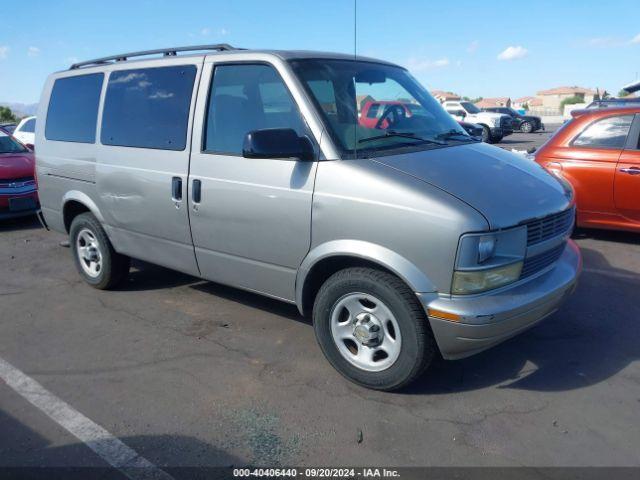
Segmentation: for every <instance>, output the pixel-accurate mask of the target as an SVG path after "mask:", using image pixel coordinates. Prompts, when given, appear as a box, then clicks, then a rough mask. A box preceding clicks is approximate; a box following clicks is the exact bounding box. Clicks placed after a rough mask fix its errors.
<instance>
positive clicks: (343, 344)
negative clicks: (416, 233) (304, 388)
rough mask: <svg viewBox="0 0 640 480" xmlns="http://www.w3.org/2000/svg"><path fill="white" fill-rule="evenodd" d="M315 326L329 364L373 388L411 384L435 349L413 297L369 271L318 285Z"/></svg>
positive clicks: (346, 274)
mask: <svg viewBox="0 0 640 480" xmlns="http://www.w3.org/2000/svg"><path fill="white" fill-rule="evenodd" d="M313 326H314V330H315V333H316V338H317V339H318V343H319V344H320V347H321V348H322V351H323V353H324V355H325V356H326V357H327V360H329V362H330V363H331V365H333V367H334V368H335V369H336V370H338V372H340V373H341V374H342V375H344V376H345V377H346V378H348V379H349V380H351V381H353V382H355V383H358V384H360V385H363V386H365V387H369V388H373V389H377V390H386V391H390V390H396V389H398V388H401V387H403V386H405V385H408V384H409V383H411V382H412V381H414V380H415V379H416V378H418V376H419V375H420V374H421V373H422V372H423V371H424V370H425V368H427V367H428V366H429V364H430V363H431V360H432V359H433V356H434V354H435V352H436V348H437V347H436V344H435V340H434V338H433V334H432V332H431V328H430V327H429V323H428V320H427V317H426V315H425V313H424V309H423V308H422V306H421V305H420V303H419V302H418V299H417V298H416V296H415V294H414V293H413V292H412V291H411V290H410V289H409V288H408V287H407V286H406V285H405V284H404V283H403V282H402V281H401V280H400V279H399V278H397V277H395V276H394V275H391V274H389V273H386V272H382V271H378V270H374V269H370V268H349V269H345V270H341V271H339V272H337V273H335V274H334V275H332V276H331V277H330V278H329V279H328V280H327V281H326V282H325V283H324V284H323V285H322V287H321V288H320V291H319V292H318V295H317V297H316V300H315V303H314V307H313Z"/></svg>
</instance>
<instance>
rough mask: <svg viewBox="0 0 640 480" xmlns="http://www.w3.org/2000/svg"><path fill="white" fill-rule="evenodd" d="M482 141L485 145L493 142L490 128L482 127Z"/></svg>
mask: <svg viewBox="0 0 640 480" xmlns="http://www.w3.org/2000/svg"><path fill="white" fill-rule="evenodd" d="M482 141H483V142H484V143H490V142H491V130H489V127H487V126H485V125H483V126H482Z"/></svg>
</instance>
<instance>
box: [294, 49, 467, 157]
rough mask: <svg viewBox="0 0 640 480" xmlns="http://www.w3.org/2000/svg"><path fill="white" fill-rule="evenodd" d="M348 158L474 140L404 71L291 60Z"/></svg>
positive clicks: (369, 64)
mask: <svg viewBox="0 0 640 480" xmlns="http://www.w3.org/2000/svg"><path fill="white" fill-rule="evenodd" d="M291 65H292V68H293V70H294V72H295V73H296V74H297V75H298V77H299V78H300V80H301V81H302V83H303V85H304V86H305V88H306V89H307V91H308V92H309V94H310V95H311V97H312V98H313V100H314V101H315V103H316V105H317V107H318V109H319V110H320V112H322V114H323V116H324V119H325V123H326V125H327V128H328V130H329V133H330V134H331V137H332V139H333V140H334V142H335V143H336V144H337V145H338V146H339V148H340V149H341V150H342V154H343V156H344V157H345V158H364V157H369V156H372V155H373V154H375V152H381V153H382V152H386V153H395V152H394V150H397V149H406V148H418V149H425V148H434V147H437V146H446V145H454V144H459V143H460V142H465V141H469V142H470V141H474V139H473V138H472V137H470V136H469V135H468V134H467V133H466V132H465V131H464V129H463V128H462V127H461V126H460V125H459V124H458V122H456V121H455V120H454V119H453V118H452V117H451V116H450V115H449V114H448V113H447V112H446V111H445V110H444V109H443V108H442V106H441V105H440V103H439V102H438V101H437V100H435V99H434V98H433V97H431V95H429V93H428V92H427V91H426V90H425V89H424V88H423V87H422V86H421V85H420V84H419V83H418V82H417V81H416V80H415V79H414V78H413V77H412V76H411V75H410V74H409V73H408V72H407V71H406V70H405V69H403V68H400V67H395V66H391V65H384V64H379V63H372V62H363V61H354V60H324V59H323V60H320V59H309V60H293V61H291Z"/></svg>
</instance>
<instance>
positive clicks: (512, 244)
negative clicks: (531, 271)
mask: <svg viewBox="0 0 640 480" xmlns="http://www.w3.org/2000/svg"><path fill="white" fill-rule="evenodd" d="M526 249H527V228H526V227H516V228H510V229H508V230H500V231H497V232H490V233H470V234H466V235H463V236H462V237H460V243H459V244H458V255H457V258H456V266H455V270H454V273H453V281H452V286H451V291H452V293H453V294H459V295H462V294H471V293H479V292H484V291H486V290H491V289H492V288H498V287H501V286H503V285H507V284H508V283H512V282H515V281H516V280H518V279H519V278H520V272H521V270H522V262H523V260H524V257H525V253H526Z"/></svg>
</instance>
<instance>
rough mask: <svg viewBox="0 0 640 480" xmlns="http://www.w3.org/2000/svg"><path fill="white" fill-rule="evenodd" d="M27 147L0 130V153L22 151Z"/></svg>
mask: <svg viewBox="0 0 640 480" xmlns="http://www.w3.org/2000/svg"><path fill="white" fill-rule="evenodd" d="M26 151H27V149H26V148H25V147H24V146H23V145H21V144H20V143H18V142H17V141H15V140H14V139H13V138H12V137H10V136H9V135H7V134H6V133H4V132H3V131H2V130H0V154H1V153H24V152H26Z"/></svg>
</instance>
